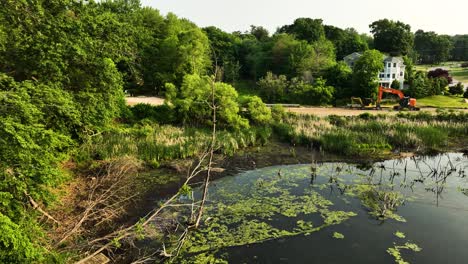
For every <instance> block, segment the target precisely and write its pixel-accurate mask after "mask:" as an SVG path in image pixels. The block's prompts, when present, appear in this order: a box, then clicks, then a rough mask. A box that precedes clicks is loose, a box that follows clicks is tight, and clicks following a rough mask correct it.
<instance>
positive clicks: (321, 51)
mask: <svg viewBox="0 0 468 264" xmlns="http://www.w3.org/2000/svg"><path fill="white" fill-rule="evenodd" d="M312 49H313V53H312V58H311V59H310V71H311V72H312V75H313V76H317V75H321V74H322V73H323V71H324V70H326V69H327V68H329V67H331V66H332V65H333V64H334V63H335V48H334V46H333V43H332V42H331V41H329V40H319V41H316V42H314V43H312Z"/></svg>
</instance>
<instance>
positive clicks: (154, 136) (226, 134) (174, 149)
mask: <svg viewBox="0 0 468 264" xmlns="http://www.w3.org/2000/svg"><path fill="white" fill-rule="evenodd" d="M270 135H271V130H270V129H269V128H250V129H245V130H240V131H226V130H225V131H219V133H218V140H217V143H216V144H217V147H216V149H217V150H218V152H219V153H222V154H224V155H233V154H234V153H235V151H237V150H238V149H240V148H245V147H248V146H253V145H260V144H265V143H266V142H267V141H268V139H269V137H270ZM209 139H210V131H208V130H204V129H200V128H188V127H175V126H170V125H158V124H156V123H144V124H140V125H136V126H132V127H125V126H117V127H114V128H113V129H112V130H110V131H107V132H105V133H103V134H100V135H97V136H94V137H92V138H90V139H89V141H88V142H87V143H86V144H83V146H82V147H81V148H80V150H79V151H78V153H77V154H76V155H75V157H76V159H77V161H79V162H80V161H88V160H91V159H97V160H107V159H111V158H116V157H123V156H134V157H136V158H138V159H140V160H143V161H145V162H147V163H148V164H150V165H152V166H153V167H158V166H159V164H160V162H162V161H167V160H173V159H185V158H190V157H193V156H195V155H196V154H198V153H200V152H202V151H203V150H204V149H206V147H207V146H208V142H209Z"/></svg>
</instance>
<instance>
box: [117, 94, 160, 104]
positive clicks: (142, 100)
mask: <svg viewBox="0 0 468 264" xmlns="http://www.w3.org/2000/svg"><path fill="white" fill-rule="evenodd" d="M125 99H126V100H127V105H136V104H150V105H162V104H163V103H164V98H160V97H146V96H138V97H126V98H125Z"/></svg>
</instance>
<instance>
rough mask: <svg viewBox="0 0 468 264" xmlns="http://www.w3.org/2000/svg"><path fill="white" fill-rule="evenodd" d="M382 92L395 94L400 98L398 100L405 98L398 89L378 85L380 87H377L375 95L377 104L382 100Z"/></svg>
mask: <svg viewBox="0 0 468 264" xmlns="http://www.w3.org/2000/svg"><path fill="white" fill-rule="evenodd" d="M383 93H391V94H396V95H398V97H399V98H400V100H402V99H403V98H405V95H404V94H403V93H402V92H401V91H400V90H397V89H392V88H385V87H382V86H380V87H379V96H378V97H377V103H378V104H380V102H381V101H382V95H383Z"/></svg>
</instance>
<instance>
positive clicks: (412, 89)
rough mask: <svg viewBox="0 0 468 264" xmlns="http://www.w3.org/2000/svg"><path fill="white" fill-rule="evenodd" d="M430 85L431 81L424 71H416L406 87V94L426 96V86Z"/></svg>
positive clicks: (427, 90) (416, 96) (427, 92)
mask: <svg viewBox="0 0 468 264" xmlns="http://www.w3.org/2000/svg"><path fill="white" fill-rule="evenodd" d="M430 85H431V82H430V80H429V79H428V78H427V74H426V73H425V72H422V71H418V72H416V74H415V75H414V78H413V81H412V83H411V84H410V86H409V88H408V91H407V95H409V96H412V97H415V98H422V97H426V96H428V94H429V89H428V87H429V86H430Z"/></svg>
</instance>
